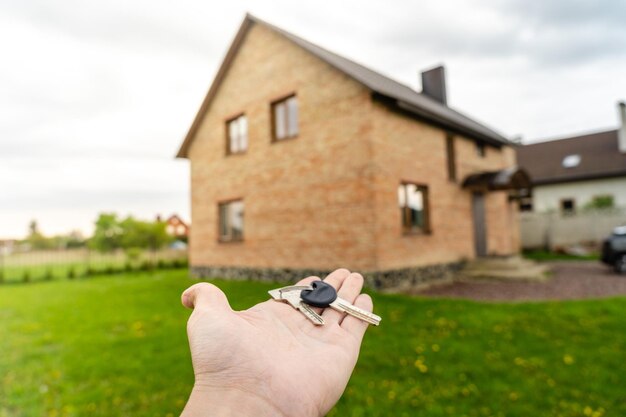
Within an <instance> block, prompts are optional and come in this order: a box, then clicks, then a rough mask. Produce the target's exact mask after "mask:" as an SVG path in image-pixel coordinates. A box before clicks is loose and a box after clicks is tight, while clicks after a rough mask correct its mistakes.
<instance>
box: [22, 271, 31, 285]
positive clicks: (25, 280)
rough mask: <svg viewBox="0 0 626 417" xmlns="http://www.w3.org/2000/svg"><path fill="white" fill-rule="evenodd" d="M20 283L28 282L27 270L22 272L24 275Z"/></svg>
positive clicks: (28, 273) (28, 274)
mask: <svg viewBox="0 0 626 417" xmlns="http://www.w3.org/2000/svg"><path fill="white" fill-rule="evenodd" d="M22 282H23V283H27V282H30V271H29V270H28V269H26V270H24V273H23V274H22Z"/></svg>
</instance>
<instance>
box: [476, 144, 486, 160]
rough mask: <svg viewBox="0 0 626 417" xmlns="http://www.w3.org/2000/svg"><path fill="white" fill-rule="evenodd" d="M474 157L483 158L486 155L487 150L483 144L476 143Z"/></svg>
mask: <svg viewBox="0 0 626 417" xmlns="http://www.w3.org/2000/svg"><path fill="white" fill-rule="evenodd" d="M476 155H478V156H480V157H481V158H484V157H485V155H487V148H486V146H485V143H484V142H480V141H476Z"/></svg>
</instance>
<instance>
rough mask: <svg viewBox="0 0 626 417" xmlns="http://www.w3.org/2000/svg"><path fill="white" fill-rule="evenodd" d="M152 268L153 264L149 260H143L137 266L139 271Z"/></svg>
mask: <svg viewBox="0 0 626 417" xmlns="http://www.w3.org/2000/svg"><path fill="white" fill-rule="evenodd" d="M153 269H154V264H153V263H152V262H151V261H143V262H142V263H141V266H140V267H139V270H140V271H152V270H153Z"/></svg>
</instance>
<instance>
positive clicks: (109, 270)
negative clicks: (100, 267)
mask: <svg viewBox="0 0 626 417" xmlns="http://www.w3.org/2000/svg"><path fill="white" fill-rule="evenodd" d="M104 273H105V274H107V275H113V274H115V273H117V270H116V269H115V267H114V266H113V265H107V267H106V268H104Z"/></svg>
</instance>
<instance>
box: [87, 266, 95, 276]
mask: <svg viewBox="0 0 626 417" xmlns="http://www.w3.org/2000/svg"><path fill="white" fill-rule="evenodd" d="M95 274H96V270H95V269H93V268H92V267H91V265H89V266H88V267H87V268H86V269H85V275H84V276H85V277H90V276H92V275H95Z"/></svg>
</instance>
